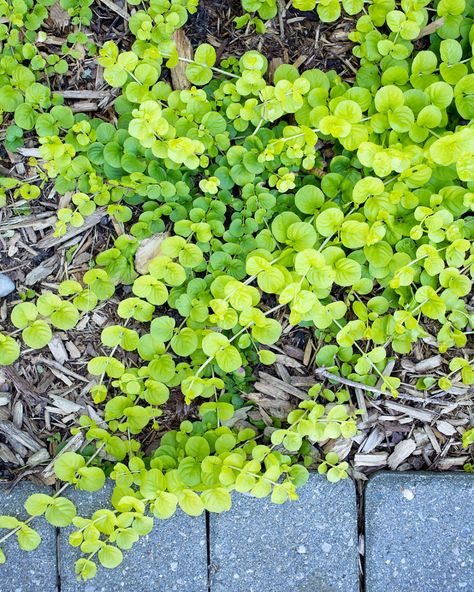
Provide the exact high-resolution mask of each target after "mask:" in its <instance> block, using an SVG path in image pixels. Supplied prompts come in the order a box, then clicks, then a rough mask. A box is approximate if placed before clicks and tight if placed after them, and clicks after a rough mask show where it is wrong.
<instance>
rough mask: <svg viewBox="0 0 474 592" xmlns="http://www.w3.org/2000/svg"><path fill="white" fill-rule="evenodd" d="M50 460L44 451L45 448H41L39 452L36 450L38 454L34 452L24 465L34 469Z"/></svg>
mask: <svg viewBox="0 0 474 592" xmlns="http://www.w3.org/2000/svg"><path fill="white" fill-rule="evenodd" d="M50 458H51V457H50V454H49V452H48V451H47V450H46V448H41V450H38V452H35V453H34V454H32V455H31V456H30V457H29V458H28V460H27V461H26V464H27V466H30V467H35V466H37V465H41V464H42V463H45V462H47V461H48V460H49V459H50Z"/></svg>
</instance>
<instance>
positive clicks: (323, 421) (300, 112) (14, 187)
mask: <svg viewBox="0 0 474 592" xmlns="http://www.w3.org/2000/svg"><path fill="white" fill-rule="evenodd" d="M52 4H53V0H14V1H13V2H6V1H0V16H1V17H2V19H1V23H2V24H0V41H1V43H2V54H1V57H0V105H1V108H2V118H3V122H4V124H5V126H6V131H5V145H6V147H7V148H8V149H9V150H15V149H17V148H19V147H20V146H21V145H22V143H23V138H24V135H25V134H29V135H30V137H31V136H33V137H35V138H36V141H37V144H38V146H39V153H40V156H41V158H38V159H31V161H30V165H31V166H32V167H34V168H35V169H36V171H37V173H38V178H39V182H38V183H36V182H35V183H31V184H30V183H22V182H20V181H18V180H17V179H12V178H6V177H5V178H1V179H0V199H1V200H2V203H3V204H6V203H10V202H11V201H12V200H23V201H27V200H31V199H35V198H37V197H39V195H40V194H41V192H42V190H43V188H44V186H45V185H46V184H47V183H49V182H54V186H55V189H56V191H57V193H58V194H59V195H64V194H66V193H70V194H71V196H72V197H71V200H70V202H69V205H68V206H67V207H65V208H62V209H60V210H59V211H58V216H57V217H58V221H57V225H56V231H55V232H56V235H57V236H61V235H63V234H64V233H66V232H67V230H68V228H69V227H71V226H72V227H80V226H81V225H82V224H83V223H84V220H85V219H86V218H87V217H88V216H90V215H92V214H93V213H94V212H95V210H96V209H97V208H103V209H104V210H105V212H106V213H107V214H108V215H109V216H110V217H112V218H114V219H115V220H117V221H120V222H122V223H123V224H124V226H125V228H126V234H122V235H121V236H119V237H118V238H117V239H116V240H115V243H114V245H113V246H112V247H111V248H109V249H108V250H106V251H104V252H101V253H100V254H99V255H98V256H97V258H96V261H95V264H94V265H91V268H90V269H89V270H88V271H87V272H86V273H85V274H84V275H83V276H82V277H70V278H68V279H66V280H65V281H63V282H62V283H61V284H60V285H59V288H58V290H57V291H44V292H43V293H41V294H40V295H39V296H38V297H37V298H34V299H27V300H25V301H24V302H21V303H20V304H16V305H15V306H13V308H12V310H11V322H12V324H13V325H14V327H15V328H16V329H17V331H15V332H14V335H9V334H7V333H5V332H4V333H1V334H0V364H2V365H6V364H11V363H13V362H15V360H16V359H17V358H18V357H19V356H20V350H21V344H24V346H25V347H26V348H33V349H40V348H43V347H45V346H46V345H47V343H48V342H49V340H50V339H51V338H52V336H53V334H54V332H55V331H58V330H60V331H68V330H71V329H72V328H73V327H74V326H75V325H76V324H77V323H78V321H79V320H80V319H81V318H82V317H83V316H84V315H85V314H87V313H88V312H89V311H91V310H93V309H94V308H95V307H96V306H97V305H98V304H100V303H101V302H104V301H108V300H110V299H111V298H112V297H113V296H114V295H116V290H117V287H118V286H120V285H126V286H128V287H129V288H128V289H127V293H126V295H125V296H124V297H122V298H121V299H120V301H119V303H118V305H117V307H116V319H115V322H113V323H111V324H110V325H109V326H107V327H105V328H104V329H103V331H102V334H101V336H100V338H101V342H102V345H103V348H102V351H101V352H100V355H98V356H96V357H93V358H92V359H90V360H88V371H89V373H90V374H91V376H92V377H93V384H92V387H91V391H90V394H91V398H92V401H93V403H94V404H95V406H96V407H97V414H96V415H95V418H96V419H93V418H91V417H85V416H84V417H82V418H81V420H80V425H79V426H77V427H75V428H74V430H73V431H74V432H77V431H79V430H81V431H82V432H83V433H84V434H85V436H86V438H87V440H88V441H89V442H90V443H92V444H93V445H94V447H95V452H94V453H93V454H92V455H89V456H88V457H84V456H83V455H81V454H78V453H75V452H63V453H62V454H60V455H59V456H58V458H57V460H56V463H55V471H56V476H57V478H58V479H59V480H61V481H63V482H64V484H65V485H64V486H63V487H61V488H60V489H59V491H58V493H56V494H55V495H53V496H48V495H43V494H35V495H33V496H31V497H30V498H29V500H28V501H27V503H26V504H25V508H26V511H27V513H28V514H29V516H30V518H28V519H27V520H26V521H24V522H21V521H19V520H17V519H16V518H14V517H10V516H2V517H0V528H4V529H6V531H7V532H6V534H4V535H3V536H1V537H0V545H1V543H2V542H3V541H4V540H6V539H7V538H8V537H10V536H16V537H17V539H18V543H19V545H20V547H21V548H22V549H24V550H32V549H34V548H35V547H36V546H37V545H38V544H39V543H40V537H39V535H38V534H37V532H36V531H35V530H34V528H33V527H32V526H30V524H31V523H32V522H33V521H34V520H37V517H39V516H43V517H44V518H45V519H46V520H47V521H48V522H50V523H51V524H53V525H55V526H59V527H63V526H67V525H70V524H72V525H73V526H74V530H73V531H72V533H71V535H70V542H71V544H72V545H73V546H76V547H79V548H80V550H81V552H82V557H81V559H79V560H78V561H77V563H76V567H75V569H76V573H77V575H78V577H81V578H83V579H88V578H91V577H93V576H94V575H95V573H96V570H97V561H98V562H99V563H100V564H101V565H103V566H105V567H108V568H113V567H115V566H117V565H118V564H119V563H120V562H121V561H122V556H123V555H122V551H123V550H126V549H128V548H130V547H131V546H132V545H133V544H134V543H135V542H136V541H137V540H138V539H139V537H141V536H144V535H146V534H147V533H148V532H149V531H150V529H151V528H152V525H153V517H156V518H157V519H166V518H168V517H170V516H171V515H172V514H173V513H174V512H175V511H176V508H177V507H179V508H181V509H182V510H183V511H185V512H187V513H188V514H190V515H193V516H197V515H200V514H201V513H202V512H203V511H204V510H207V511H210V512H223V511H226V510H228V509H229V508H230V506H231V492H232V491H238V492H249V493H251V494H252V495H254V496H256V497H264V496H271V499H272V501H273V502H275V503H283V502H285V501H286V500H288V499H289V500H292V499H295V498H296V497H297V494H296V488H297V487H298V486H300V485H302V484H304V482H305V481H306V479H307V474H308V473H307V467H311V466H313V465H314V464H315V463H316V464H317V465H319V471H320V472H321V473H323V474H326V475H327V477H328V479H329V480H331V481H337V480H339V479H341V478H344V477H346V476H347V470H348V468H349V467H348V465H347V463H340V462H339V459H338V457H337V455H336V454H334V453H333V452H331V453H329V454H328V455H326V457H325V458H321V455H320V454H319V452H318V447H319V445H320V444H322V443H325V442H326V441H327V440H330V439H337V438H351V437H353V436H354V435H355V434H356V431H357V428H356V412H355V410H354V409H353V407H352V406H351V404H350V395H349V393H348V392H347V391H346V390H341V389H337V388H332V389H323V388H322V387H321V385H316V386H314V387H312V388H311V389H310V391H309V392H308V393H307V396H306V398H305V399H304V400H302V401H300V402H299V405H298V408H297V409H295V410H294V411H292V412H291V413H290V415H289V416H288V418H287V419H286V421H281V420H279V421H278V422H276V423H275V425H274V426H272V427H270V430H267V432H270V433H267V432H265V435H264V436H263V437H262V435H261V434H259V433H258V430H257V427H256V426H252V427H250V426H249V425H245V426H242V425H240V424H239V421H238V418H237V417H236V416H235V410H236V409H235V408H236V406H237V405H238V402H236V401H237V399H238V397H237V398H236V397H235V396H234V395H235V393H236V392H237V391H238V389H239V385H240V384H242V381H245V380H248V379H249V377H251V374H252V368H255V366H256V365H257V364H258V363H261V364H272V363H273V362H274V361H275V359H276V354H275V353H274V352H275V349H274V347H273V346H274V345H275V344H277V343H278V341H279V339H280V337H281V334H282V325H281V323H280V321H279V320H278V319H279V318H281V317H280V316H279V315H277V314H276V313H277V311H286V313H287V318H288V321H289V323H290V324H291V325H302V326H304V327H307V328H310V329H311V330H312V331H314V332H315V334H316V336H317V337H318V339H319V341H320V343H321V347H320V348H319V350H318V352H317V355H316V364H317V365H318V366H320V367H324V368H326V369H327V370H328V372H330V373H331V374H333V375H339V376H340V377H343V378H345V379H348V380H349V381H357V382H359V383H363V384H365V385H367V386H369V387H371V386H372V387H374V386H376V385H378V387H377V388H378V389H379V390H380V389H381V390H382V391H386V393H387V394H388V395H391V394H393V395H396V393H397V389H398V387H399V382H400V381H399V379H398V378H397V377H395V376H390V375H387V374H386V373H385V368H386V367H387V364H388V362H389V361H390V356H392V355H393V354H405V353H408V352H410V350H411V348H412V347H413V346H414V344H416V343H417V341H418V340H419V339H429V340H430V341H431V343H436V344H437V347H438V348H439V351H440V352H441V353H445V352H447V351H448V350H449V349H450V348H462V347H463V346H464V345H465V344H466V342H467V337H466V335H467V334H468V333H470V332H472V326H473V324H474V322H473V315H472V308H469V307H468V306H467V305H466V298H467V297H468V296H469V294H470V292H471V282H472V275H473V269H474V267H473V263H474V259H473V252H474V249H473V246H472V245H473V243H472V237H473V232H474V218H473V216H472V214H471V212H472V210H473V208H474V192H473V188H474V127H473V125H472V120H473V118H474V73H473V66H474V61H473V58H472V47H473V45H474V25H473V17H474V6H473V5H472V3H470V2H465V0H439V1H430V0H401V2H395V0H370V1H369V2H365V3H362V2H359V1H356V0H342V2H340V1H339V0H316V1H314V0H313V1H307V2H306V1H299V0H294V7H295V8H296V9H299V10H313V9H316V11H317V14H318V15H319V17H320V18H321V19H322V20H325V21H332V20H335V19H337V18H338V17H339V15H340V12H341V6H342V9H343V10H344V11H345V12H346V13H347V14H349V15H358V17H357V18H356V19H354V30H353V31H352V32H351V33H350V38H351V40H352V41H353V42H354V44H355V46H354V49H353V51H354V55H355V56H357V57H358V58H359V60H360V67H359V69H358V71H357V74H356V76H355V81H354V83H353V84H349V83H347V82H345V81H343V80H342V79H341V78H340V77H339V76H338V75H337V73H336V72H334V71H329V72H323V71H321V70H318V69H312V70H307V71H299V70H298V69H297V68H296V67H294V66H292V65H288V64H283V65H281V66H279V67H278V68H276V70H275V71H274V72H273V73H272V74H270V73H269V64H268V60H267V57H265V56H264V55H262V54H260V53H258V52H257V51H249V52H247V53H245V54H244V55H241V56H237V57H236V58H229V59H227V60H224V61H223V62H222V63H220V62H219V61H218V58H217V55H216V51H215V48H214V47H212V46H211V45H209V44H202V45H200V46H199V47H198V48H197V49H196V51H195V54H194V57H193V59H190V58H184V57H183V56H180V55H179V54H178V51H177V48H176V45H175V43H174V41H173V36H174V33H175V32H176V30H177V29H179V28H180V27H182V26H183V25H184V24H185V22H186V20H187V18H188V14H189V13H193V12H195V11H196V8H197V0H166V1H158V0H147V1H145V2H138V1H137V0H128V4H129V5H130V6H129V9H130V19H129V22H128V27H129V30H130V33H131V36H132V38H133V43H132V45H131V47H129V48H127V49H126V50H125V49H122V48H121V47H119V46H118V45H117V44H116V43H115V42H114V41H106V42H105V43H104V44H103V46H102V47H101V48H100V49H99V50H98V57H97V61H98V63H99V64H100V65H101V66H102V67H103V72H104V79H105V81H106V82H107V83H108V84H109V85H110V86H111V87H113V88H115V89H119V90H118V91H116V92H117V93H118V96H117V98H116V100H115V102H114V109H115V115H116V117H115V118H114V119H113V121H114V123H110V122H107V121H104V120H103V119H100V118H98V117H89V116H88V115H86V114H83V113H73V112H72V110H71V109H70V108H69V107H67V106H65V105H64V100H63V99H62V97H61V96H60V95H59V94H56V93H54V92H53V91H52V90H51V89H50V87H49V86H48V76H49V75H53V74H54V73H57V74H61V72H64V71H65V69H67V68H68V64H70V63H72V61H73V60H74V59H76V57H77V56H76V54H75V51H76V50H75V49H74V48H75V44H76V43H78V42H83V43H85V42H86V40H87V37H86V39H85V40H84V39H83V38H82V37H81V29H80V27H81V25H82V23H85V24H87V22H88V20H90V7H89V5H90V2H85V3H84V2H81V3H78V2H75V1H73V0H71V1H69V0H61V5H62V7H63V8H64V9H66V10H67V11H69V13H70V15H71V18H72V19H73V22H74V23H75V25H77V31H76V33H75V34H74V35H72V36H71V37H70V38H69V39H68V44H65V45H64V47H63V48H61V52H62V53H61V55H62V57H61V58H59V56H58V54H54V55H47V54H46V53H45V52H43V51H40V50H39V49H38V47H39V46H40V45H41V40H42V39H43V37H44V33H43V32H42V24H43V22H44V20H45V19H46V18H47V14H48V8H49V6H51V5H52ZM243 7H244V9H245V10H247V11H249V12H251V13H255V14H256V17H257V18H260V19H264V20H265V19H271V18H273V17H274V16H275V14H276V3H273V2H271V1H270V0H265V1H260V0H259V1H257V0H255V1H247V0H245V1H244V2H243ZM254 16H255V15H254ZM431 22H434V23H435V24H434V25H433V26H432V27H431V28H429V29H426V27H427V26H428V25H429V24H430V23H431ZM428 33H429V34H428ZM88 50H89V52H90V53H91V54H92V55H93V54H94V52H95V47H93V46H92V45H91V44H89V47H88ZM180 61H181V62H182V63H184V64H185V66H186V68H185V69H186V76H187V78H188V80H189V83H190V87H189V88H186V89H184V90H180V89H172V87H171V86H170V85H169V84H168V82H166V80H168V76H167V74H166V72H167V70H169V69H173V68H174V67H176V66H177V64H178V63H180ZM323 146H324V147H325V148H330V149H331V151H332V155H333V156H332V158H331V159H330V161H329V163H328V164H326V163H325V162H324V161H323V159H322V157H321V154H320V148H321V147H323ZM326 152H327V151H326ZM147 239H150V240H152V241H156V242H157V244H158V246H159V248H158V249H157V250H156V253H155V255H156V256H155V257H153V258H152V259H151V260H149V261H147V262H146V265H145V266H143V265H140V266H139V265H137V259H136V256H137V252H138V253H139V252H140V249H141V248H142V245H143V244H145V243H144V241H146V240H147ZM121 293H122V292H120V294H121ZM116 296H117V295H116ZM20 336H21V338H20ZM122 352H131V353H132V354H133V355H132V356H131V358H129V357H128V356H127V357H125V356H124V355H122ZM126 359H127V360H128V359H134V360H135V362H134V363H130V362H127V363H125V362H124V360H126ZM450 370H451V373H450V374H449V375H448V376H447V377H443V378H442V379H441V380H440V384H439V386H440V388H444V389H445V388H449V385H450V380H451V379H452V378H453V377H456V379H460V380H462V381H463V382H465V383H466V384H469V383H472V382H473V379H474V377H473V371H472V365H471V362H470V361H469V360H465V359H464V358H462V357H459V356H457V357H453V358H452V360H451V363H450ZM171 391H175V392H178V393H181V394H182V396H183V398H184V401H185V403H186V404H188V405H190V404H191V403H192V402H196V403H197V404H198V408H199V419H194V420H193V421H189V420H186V421H183V422H182V423H181V425H180V426H179V429H177V430H173V431H168V432H166V433H164V435H163V436H162V437H161V439H160V440H159V442H158V441H157V443H156V447H155V450H154V451H153V452H152V453H151V455H147V454H145V451H144V449H143V448H142V444H141V442H142V441H141V439H140V436H141V435H142V434H144V433H146V434H150V433H152V432H153V431H154V430H160V426H159V422H160V415H161V414H162V410H161V406H162V405H164V404H165V403H166V401H167V400H168V398H169V396H170V393H171ZM97 417H99V418H100V421H99V420H97ZM239 426H240V427H239ZM471 432H472V430H471V431H468V432H466V434H465V438H464V444H465V445H466V446H468V445H470V444H471V443H472V433H471ZM267 436H269V438H268V437H267ZM106 474H107V475H108V476H110V478H111V479H112V480H113V481H114V483H115V488H114V493H113V496H112V506H113V509H112V510H107V509H103V510H99V511H98V512H96V513H95V514H94V515H93V516H91V517H89V518H86V517H80V516H77V515H76V508H75V506H74V505H73V504H72V503H71V502H70V501H69V500H68V499H67V497H64V495H63V494H64V493H65V490H66V489H67V486H68V485H71V486H74V487H77V488H79V489H83V490H86V491H95V490H98V489H100V488H101V487H103V485H104V481H105V475H106ZM66 495H67V494H66ZM3 561H5V556H4V554H3V552H2V551H0V562H3Z"/></svg>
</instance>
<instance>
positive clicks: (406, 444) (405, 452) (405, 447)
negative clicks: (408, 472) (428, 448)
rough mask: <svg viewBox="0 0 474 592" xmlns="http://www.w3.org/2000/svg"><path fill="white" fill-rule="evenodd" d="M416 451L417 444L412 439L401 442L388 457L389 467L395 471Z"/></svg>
mask: <svg viewBox="0 0 474 592" xmlns="http://www.w3.org/2000/svg"><path fill="white" fill-rule="evenodd" d="M415 449H416V442H415V440H413V439H412V438H408V439H407V440H402V441H401V442H399V443H398V444H397V445H396V446H395V448H394V450H393V452H392V454H391V455H390V456H389V457H388V466H389V467H390V468H391V469H392V470H395V469H396V468H397V467H398V466H400V465H401V464H402V462H403V461H404V460H405V459H407V458H408V457H409V456H410V455H411V454H412V453H413V452H414V450H415Z"/></svg>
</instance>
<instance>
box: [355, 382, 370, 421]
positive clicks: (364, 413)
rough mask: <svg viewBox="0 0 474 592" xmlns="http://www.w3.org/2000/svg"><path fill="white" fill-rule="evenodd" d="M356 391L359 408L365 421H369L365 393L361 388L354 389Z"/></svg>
mask: <svg viewBox="0 0 474 592" xmlns="http://www.w3.org/2000/svg"><path fill="white" fill-rule="evenodd" d="M354 391H355V394H356V399H357V407H358V408H359V409H360V410H361V411H362V415H361V417H362V419H363V421H368V420H369V414H368V413H367V405H366V404H365V397H364V392H363V391H362V389H360V388H359V387H354Z"/></svg>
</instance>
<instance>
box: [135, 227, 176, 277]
mask: <svg viewBox="0 0 474 592" xmlns="http://www.w3.org/2000/svg"><path fill="white" fill-rule="evenodd" d="M168 236H169V232H158V233H157V234H154V235H153V236H150V238H146V239H144V240H142V241H141V243H140V246H139V247H138V249H137V252H136V253H135V269H136V270H137V271H138V273H141V274H146V273H148V268H149V266H150V261H151V260H152V259H154V258H155V257H158V255H160V254H161V243H162V242H163V241H164V240H165V238H167V237H168Z"/></svg>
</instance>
